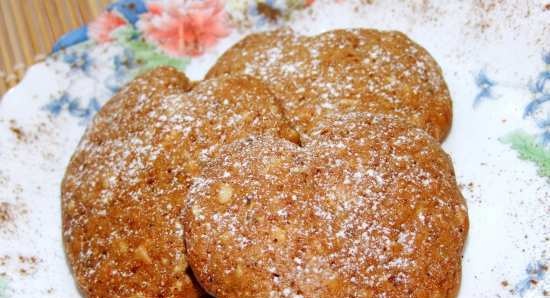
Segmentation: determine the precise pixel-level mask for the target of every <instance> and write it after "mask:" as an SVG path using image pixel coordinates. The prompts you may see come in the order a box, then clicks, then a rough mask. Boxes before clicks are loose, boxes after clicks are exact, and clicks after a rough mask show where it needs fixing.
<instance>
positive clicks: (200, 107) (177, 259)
mask: <svg viewBox="0 0 550 298" xmlns="http://www.w3.org/2000/svg"><path fill="white" fill-rule="evenodd" d="M188 86H190V85H189V82H188V81H187V79H186V78H185V77H184V75H183V74H179V73H178V72H176V71H175V70H173V69H170V68H161V69H157V70H154V71H153V72H151V73H148V74H145V75H143V76H142V77H140V78H138V79H136V80H135V81H133V82H131V83H130V84H129V85H128V86H127V87H126V88H124V89H123V90H122V91H121V92H120V93H119V94H118V95H116V96H115V97H114V98H113V99H112V100H111V101H110V102H109V103H107V104H106V105H105V107H104V108H103V109H102V110H101V111H100V112H99V113H98V115H97V116H96V117H95V118H94V120H93V122H92V124H91V126H90V127H89V129H88V130H87V132H86V134H85V135H84V137H83V139H82V140H81V143H80V144H79V146H78V148H77V150H76V152H75V154H74V155H73V157H72V159H71V161H70V164H69V166H68V168H67V171H66V174H65V178H64V180H63V184H62V207H63V235H64V240H65V248H66V252H67V255H68V259H69V262H70V264H71V265H72V268H73V271H74V274H75V276H76V278H77V281H78V284H79V286H80V287H81V289H82V290H83V292H84V293H85V294H86V295H87V296H88V297H197V296H200V295H202V294H203V291H202V290H201V289H200V287H199V286H198V284H197V283H196V282H195V281H194V278H193V277H192V274H191V272H190V269H189V268H188V266H187V260H186V257H185V255H184V243H183V238H182V237H183V227H182V224H181V221H180V215H181V208H182V198H183V197H185V194H186V193H187V189H188V187H189V185H190V183H191V179H192V177H193V175H194V174H195V172H196V171H197V170H198V169H200V167H201V164H202V163H203V162H204V161H205V160H207V159H208V158H209V156H211V155H215V152H216V151H217V149H218V147H219V146H220V145H223V144H225V143H228V142H232V141H235V140H238V139H240V138H242V137H244V136H247V135H248V134H269V135H274V136H277V137H287V138H290V139H292V138H294V140H295V141H298V140H297V139H296V138H297V134H296V133H295V132H293V130H292V129H291V128H290V127H289V126H288V124H287V121H286V120H285V118H284V117H283V116H282V113H281V108H280V107H279V106H278V104H277V102H276V101H275V100H274V97H273V95H272V94H271V93H270V91H269V90H268V89H267V88H266V87H265V86H264V85H263V84H262V83H261V82H260V81H259V80H256V79H253V78H250V77H247V76H235V77H229V76H223V77H220V78H216V79H212V80H207V81H203V82H200V83H199V84H197V85H196V86H194V87H193V90H192V91H189V92H187V93H186V92H185V91H187V89H188Z"/></svg>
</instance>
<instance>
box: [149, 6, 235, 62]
mask: <svg viewBox="0 0 550 298" xmlns="http://www.w3.org/2000/svg"><path fill="white" fill-rule="evenodd" d="M148 8H149V12H147V13H145V14H142V15H141V16H140V20H139V22H138V28H139V29H140V30H141V31H142V32H143V36H144V37H145V39H146V40H147V41H149V42H152V43H154V44H156V45H157V46H158V47H159V48H160V49H162V50H164V51H165V52H167V53H169V54H171V55H174V56H199V55H201V54H203V53H204V51H205V50H206V49H208V48H210V47H212V46H214V45H215V44H216V43H217V42H218V40H219V39H220V38H222V37H225V36H227V35H229V33H230V31H231V28H230V26H229V24H228V17H227V13H226V11H225V9H224V6H223V4H222V3H221V1H220V0H203V1H197V0H194V1H184V0H168V1H154V2H150V3H149V4H148Z"/></svg>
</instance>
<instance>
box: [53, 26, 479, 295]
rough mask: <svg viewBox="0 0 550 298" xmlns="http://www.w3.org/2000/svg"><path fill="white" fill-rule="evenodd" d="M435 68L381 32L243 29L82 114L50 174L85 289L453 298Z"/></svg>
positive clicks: (401, 38) (442, 91)
mask: <svg viewBox="0 0 550 298" xmlns="http://www.w3.org/2000/svg"><path fill="white" fill-rule="evenodd" d="M451 115H452V108H451V99H450V97H449V93H448V90H447V87H446V85H445V82H444V80H443V77H442V74H441V70H440V68H439V67H438V65H437V64H436V62H435V61H434V60H433V58H432V57H431V56H430V55H429V54H428V53H427V52H426V50H424V49H423V48H421V47H420V46H419V45H417V44H415V43H414V42H412V41H411V40H410V39H408V38H407V37H406V36H405V35H403V34H401V33H398V32H380V31H375V30H367V29H357V30H337V31H331V32H327V33H324V34H321V35H318V36H313V37H306V36H300V35H297V34H295V33H293V32H292V31H290V30H279V31H274V32H267V33H259V34H253V35H250V36H248V37H246V38H245V39H243V40H242V41H240V42H239V43H237V44H236V45H235V46H233V47H232V48H231V49H229V50H228V51H227V52H226V53H225V54H224V55H223V56H222V57H221V58H220V59H219V60H218V62H217V63H216V64H215V65H214V66H213V67H212V69H211V70H210V71H209V72H208V74H207V76H206V78H205V80H203V81H201V82H198V83H190V82H189V81H188V79H187V78H186V77H185V76H184V75H183V74H181V73H179V72H177V71H175V70H174V69H171V68H159V69H156V70H153V71H152V72H149V73H146V74H144V75H142V76H140V77H138V78H137V79H135V80H134V81H132V82H131V83H129V84H128V85H127V86H126V87H125V88H124V89H123V90H122V91H121V92H120V93H119V94H117V95H116V96H115V97H114V98H112V99H111V100H110V101H109V102H108V103H107V104H106V105H105V106H104V107H103V108H102V109H101V111H100V112H99V113H98V114H97V116H96V117H95V118H94V120H93V121H92V123H91V125H90V127H89V128H88V130H87V131H86V133H85V135H84V137H83V139H82V141H81V143H80V145H79V146H78V148H77V150H76V152H75V153H74V156H73V158H72V159H71V162H70V164H69V166H68V168H67V172H66V175H65V178H64V181H63V185H62V206H63V231H64V240H65V248H66V252H67V255H68V259H69V262H70V264H71V265H72V268H73V271H74V274H75V276H76V279H77V283H78V285H79V287H80V288H81V289H82V291H83V293H84V294H85V295H86V296H88V297H199V296H206V295H213V296H215V297H296V298H297V297H454V296H456V293H457V291H458V288H459V285H460V274H461V254H462V249H463V246H464V242H465V238H466V234H467V230H468V218H467V211H466V206H465V203H464V199H463V198H462V195H461V194H460V191H459V189H458V187H457V184H456V181H455V176H454V171H453V166H452V163H451V161H450V159H449V157H448V155H447V154H446V153H445V152H444V151H443V150H442V149H441V147H440V145H439V141H441V140H443V139H444V138H445V136H446V134H447V133H448V131H449V128H450V125H451Z"/></svg>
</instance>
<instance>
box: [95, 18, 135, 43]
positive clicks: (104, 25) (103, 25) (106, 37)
mask: <svg viewBox="0 0 550 298" xmlns="http://www.w3.org/2000/svg"><path fill="white" fill-rule="evenodd" d="M126 24H127V23H126V20H125V19H124V18H122V17H121V16H119V15H118V14H117V13H116V12H114V11H105V12H102V13H101V14H100V15H99V16H98V17H97V19H95V21H93V22H91V23H90V24H89V25H88V36H89V37H90V38H91V39H92V40H95V41H97V42H109V41H112V40H113V35H112V32H113V31H115V30H116V29H117V28H119V27H121V26H124V25H126Z"/></svg>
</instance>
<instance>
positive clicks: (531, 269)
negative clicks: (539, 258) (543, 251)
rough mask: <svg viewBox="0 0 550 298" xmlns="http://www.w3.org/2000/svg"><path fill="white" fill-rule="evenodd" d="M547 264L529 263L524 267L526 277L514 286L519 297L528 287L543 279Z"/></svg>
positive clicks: (531, 287)
mask: <svg viewBox="0 0 550 298" xmlns="http://www.w3.org/2000/svg"><path fill="white" fill-rule="evenodd" d="M547 271H548V266H546V265H545V264H543V263H542V262H534V263H529V264H528V265H527V268H526V269H525V273H526V275H527V276H526V277H525V278H524V279H522V280H521V281H520V282H519V283H518V284H517V285H516V286H515V287H514V290H515V292H516V293H518V294H519V295H520V296H521V297H523V296H524V295H525V294H526V293H527V292H528V291H529V290H530V289H533V288H535V286H536V285H537V284H538V283H539V282H540V281H542V280H543V279H544V276H545V275H546V272H547Z"/></svg>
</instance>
